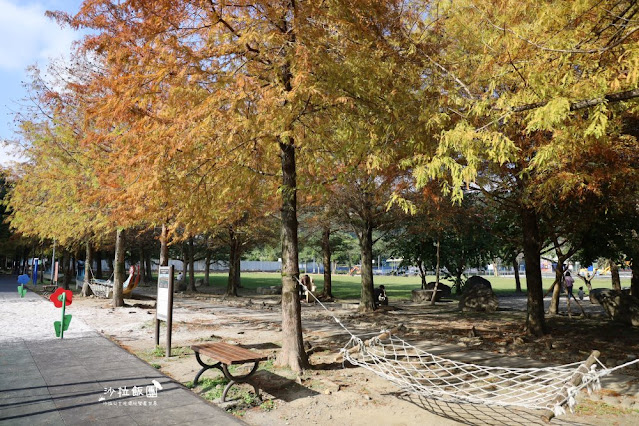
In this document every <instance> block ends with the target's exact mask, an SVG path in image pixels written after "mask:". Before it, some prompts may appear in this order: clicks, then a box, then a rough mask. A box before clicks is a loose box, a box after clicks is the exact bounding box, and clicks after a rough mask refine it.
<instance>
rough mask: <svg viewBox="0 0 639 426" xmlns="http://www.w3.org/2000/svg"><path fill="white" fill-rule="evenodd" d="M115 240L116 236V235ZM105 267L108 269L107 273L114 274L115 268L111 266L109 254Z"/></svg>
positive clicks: (111, 261)
mask: <svg viewBox="0 0 639 426" xmlns="http://www.w3.org/2000/svg"><path fill="white" fill-rule="evenodd" d="M116 239H117V235H116ZM114 256H115V254H114ZM107 266H108V267H109V273H110V274H111V275H113V274H114V273H115V266H113V258H112V257H111V253H109V257H108V258H107Z"/></svg>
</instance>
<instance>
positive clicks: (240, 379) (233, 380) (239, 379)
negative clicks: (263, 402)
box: [222, 361, 260, 402]
mask: <svg viewBox="0 0 639 426" xmlns="http://www.w3.org/2000/svg"><path fill="white" fill-rule="evenodd" d="M259 365H260V362H259V361H255V364H253V368H252V369H251V371H249V372H248V373H247V374H244V375H243V376H233V375H232V374H231V373H230V372H229V369H228V366H227V365H226V364H222V372H223V373H224V377H226V378H227V379H228V380H229V383H228V384H227V385H226V387H225V388H224V392H223V393H222V402H224V401H226V394H227V393H228V391H229V389H231V387H232V386H233V385H235V384H237V383H248V384H249V385H251V386H253V389H254V390H255V396H257V398H258V399H259V398H260V390H259V389H258V387H257V385H256V384H255V383H251V382H250V381H249V379H250V377H251V376H252V375H253V374H254V373H255V372H256V371H257V367H258V366H259Z"/></svg>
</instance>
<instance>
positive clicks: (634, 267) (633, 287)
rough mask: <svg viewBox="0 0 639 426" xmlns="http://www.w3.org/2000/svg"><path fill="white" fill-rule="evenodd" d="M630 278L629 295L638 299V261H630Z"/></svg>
mask: <svg viewBox="0 0 639 426" xmlns="http://www.w3.org/2000/svg"><path fill="white" fill-rule="evenodd" d="M630 270H631V271H632V277H631V278H630V294H632V295H633V296H635V297H639V260H634V259H633V260H632V264H631V265H630Z"/></svg>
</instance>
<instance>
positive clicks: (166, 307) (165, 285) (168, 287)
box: [155, 265, 173, 358]
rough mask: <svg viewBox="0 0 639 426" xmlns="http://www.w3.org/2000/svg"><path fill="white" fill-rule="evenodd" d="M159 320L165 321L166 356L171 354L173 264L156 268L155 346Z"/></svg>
mask: <svg viewBox="0 0 639 426" xmlns="http://www.w3.org/2000/svg"><path fill="white" fill-rule="evenodd" d="M160 321H166V333H167V334H166V356H167V358H168V357H170V356H171V331H172V329H173V265H171V266H160V267H159V269H158V293H157V298H156V306H155V346H159V345H160Z"/></svg>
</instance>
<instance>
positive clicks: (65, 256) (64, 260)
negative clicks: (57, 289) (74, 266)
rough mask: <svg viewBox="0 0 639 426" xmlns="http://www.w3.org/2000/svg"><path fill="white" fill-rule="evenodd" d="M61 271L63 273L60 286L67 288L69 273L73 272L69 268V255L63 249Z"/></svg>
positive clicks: (69, 278) (69, 280) (69, 281)
mask: <svg viewBox="0 0 639 426" xmlns="http://www.w3.org/2000/svg"><path fill="white" fill-rule="evenodd" d="M62 271H63V274H64V278H63V280H62V287H63V288H64V289H65V290H68V289H69V284H71V275H72V274H73V272H72V270H71V255H70V253H69V252H68V251H67V250H64V252H63V255H62Z"/></svg>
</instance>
